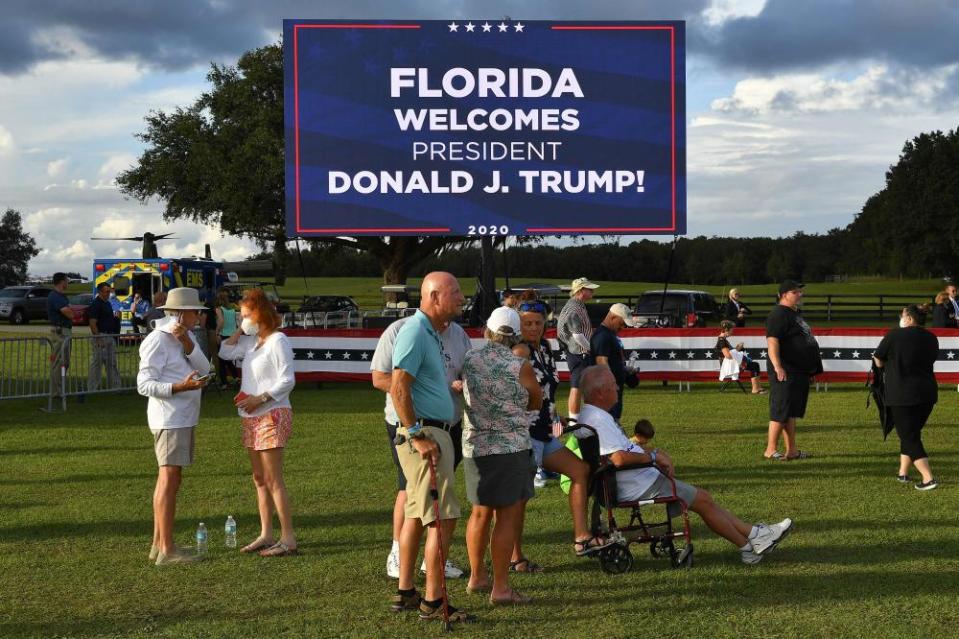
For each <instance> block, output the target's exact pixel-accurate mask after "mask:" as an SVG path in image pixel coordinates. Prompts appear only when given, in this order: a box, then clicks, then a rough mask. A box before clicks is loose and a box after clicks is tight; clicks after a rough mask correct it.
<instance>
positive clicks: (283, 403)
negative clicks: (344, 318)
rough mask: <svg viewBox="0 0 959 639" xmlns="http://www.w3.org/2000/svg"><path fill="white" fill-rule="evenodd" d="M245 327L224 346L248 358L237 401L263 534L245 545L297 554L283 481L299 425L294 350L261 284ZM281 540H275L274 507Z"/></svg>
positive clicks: (246, 300)
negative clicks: (293, 398) (293, 397)
mask: <svg viewBox="0 0 959 639" xmlns="http://www.w3.org/2000/svg"><path fill="white" fill-rule="evenodd" d="M240 315H241V317H242V318H243V321H242V323H241V324H240V328H239V329H238V330H237V331H236V332H235V333H234V334H233V335H232V336H230V338H229V339H227V340H226V341H224V342H222V343H221V345H220V357H221V358H223V359H227V360H234V361H236V360H243V365H242V372H243V375H242V383H241V385H240V392H239V393H238V394H237V396H236V398H235V399H234V403H235V404H236V406H237V409H238V410H239V413H240V418H241V419H242V422H243V446H244V447H245V448H246V449H247V452H248V453H249V455H250V464H251V465H252V467H253V484H254V485H255V486H256V497H257V506H258V508H259V511H260V535H259V536H258V537H257V538H256V539H254V540H253V541H252V542H251V543H249V544H247V545H246V546H244V547H243V548H242V549H241V552H245V553H252V552H259V554H260V556H261V557H285V556H287V555H295V554H296V547H297V546H296V537H295V535H294V534H293V518H292V514H291V512H290V499H289V496H288V495H287V492H286V484H285V483H284V481H283V449H284V447H285V446H286V442H287V440H288V439H289V437H290V434H291V433H292V430H293V410H292V408H291V407H290V391H292V390H293V386H294V384H295V380H294V377H293V349H292V347H291V346H290V341H289V340H288V339H287V337H286V335H284V334H283V333H281V332H280V331H279V330H278V329H279V326H280V317H279V315H278V314H277V312H276V309H275V308H274V307H273V303H272V302H271V301H270V300H269V299H268V298H267V296H266V294H265V293H264V292H263V291H262V290H261V289H251V290H248V291H246V293H245V294H244V295H243V299H242V300H241V301H240ZM274 509H275V510H276V513H277V515H278V516H279V518H280V539H279V541H274V539H273V511H274Z"/></svg>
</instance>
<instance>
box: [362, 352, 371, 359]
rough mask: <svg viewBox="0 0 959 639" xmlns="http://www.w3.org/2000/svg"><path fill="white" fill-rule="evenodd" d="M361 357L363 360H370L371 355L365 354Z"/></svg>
mask: <svg viewBox="0 0 959 639" xmlns="http://www.w3.org/2000/svg"><path fill="white" fill-rule="evenodd" d="M360 357H362V358H363V359H369V358H370V354H369V353H363V354H362V355H360Z"/></svg>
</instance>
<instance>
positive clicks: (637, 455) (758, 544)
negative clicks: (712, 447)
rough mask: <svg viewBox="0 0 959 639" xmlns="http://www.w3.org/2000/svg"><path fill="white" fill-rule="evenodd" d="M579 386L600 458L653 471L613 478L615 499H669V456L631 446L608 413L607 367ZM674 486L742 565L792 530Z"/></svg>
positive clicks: (612, 393) (583, 418)
mask: <svg viewBox="0 0 959 639" xmlns="http://www.w3.org/2000/svg"><path fill="white" fill-rule="evenodd" d="M579 383H580V389H581V390H582V392H583V400H584V402H585V404H584V405H583V410H582V411H581V412H580V414H579V420H578V423H579V424H583V425H589V426H591V427H592V428H593V429H594V430H595V431H596V436H597V437H598V438H599V453H600V455H606V456H608V457H609V460H610V462H612V463H613V465H614V466H617V467H618V466H628V465H632V464H649V463H652V464H653V466H652V467H646V468H631V469H627V470H621V471H619V472H617V473H616V483H617V486H618V490H619V494H618V498H619V500H620V501H627V502H631V501H640V500H643V499H653V498H654V497H666V496H671V495H672V494H673V487H672V482H670V481H669V479H670V478H671V477H673V475H674V468H673V461H672V459H670V457H669V455H667V454H666V452H665V451H663V450H660V449H656V448H654V449H653V450H651V451H649V452H646V451H645V450H644V449H643V447H642V446H639V445H637V444H634V443H632V442H630V441H629V439H627V438H626V435H625V434H624V433H623V431H622V429H620V427H619V425H618V424H617V423H616V420H615V419H613V417H612V416H611V415H610V414H609V409H610V408H612V407H613V406H614V405H615V404H616V402H617V400H618V396H617V389H616V379H615V378H614V377H613V374H612V372H611V371H610V370H609V368H607V367H606V366H603V365H595V366H590V367H589V368H587V369H586V370H585V371H583V374H582V376H581V377H580V382H579ZM590 434H591V433H589V432H588V431H586V432H584V429H580V430H578V431H576V436H577V437H584V436H589V435H590ZM675 482H676V495H677V496H678V497H679V498H680V499H681V500H683V501H684V502H685V503H686V505H687V507H688V508H689V509H690V510H692V511H693V512H694V513H696V514H698V515H699V516H700V517H702V519H703V522H705V524H706V525H707V526H708V527H709V529H710V530H712V531H713V532H714V533H716V534H717V535H719V536H721V537H724V538H725V539H727V540H728V541H729V542H730V543H732V544H734V545H735V546H736V547H737V548H739V552H740V555H741V557H742V560H743V563H745V564H757V563H759V562H760V561H762V559H763V557H764V556H765V555H767V554H768V553H769V552H770V551H772V550H773V549H774V548H775V547H776V545H777V544H779V543H780V542H781V541H782V540H783V539H785V538H786V535H788V534H789V531H790V530H791V529H792V520H791V519H789V518H788V517H787V518H786V519H783V520H782V521H781V522H779V523H778V524H770V525H767V524H764V523H759V524H756V525H754V526H753V525H750V524H747V523H745V522H743V521H742V520H740V519H739V518H738V517H736V516H735V515H733V514H732V513H731V512H729V511H728V510H726V509H725V508H722V507H721V506H720V505H719V504H717V503H716V502H715V501H713V498H712V496H711V495H710V494H709V493H708V492H706V491H705V490H703V489H701V488H696V487H695V486H691V485H690V484H687V483H685V482H682V481H679V480H678V479H676V480H675ZM668 514H669V516H670V517H676V516H678V515H679V505H678V504H676V503H675V502H672V503H670V504H669V506H668Z"/></svg>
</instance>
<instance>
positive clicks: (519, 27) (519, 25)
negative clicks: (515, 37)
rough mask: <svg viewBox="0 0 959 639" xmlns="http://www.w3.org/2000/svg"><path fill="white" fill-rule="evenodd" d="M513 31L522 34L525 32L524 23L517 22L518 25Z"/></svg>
mask: <svg viewBox="0 0 959 639" xmlns="http://www.w3.org/2000/svg"><path fill="white" fill-rule="evenodd" d="M513 29H515V30H516V33H519V32H521V31H522V30H523V23H522V22H517V23H516V24H514V25H513Z"/></svg>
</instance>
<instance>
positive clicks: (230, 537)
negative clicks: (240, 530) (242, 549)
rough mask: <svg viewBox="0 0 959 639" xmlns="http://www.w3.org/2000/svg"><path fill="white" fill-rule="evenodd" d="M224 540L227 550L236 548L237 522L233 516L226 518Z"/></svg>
mask: <svg viewBox="0 0 959 639" xmlns="http://www.w3.org/2000/svg"><path fill="white" fill-rule="evenodd" d="M223 533H224V539H225V540H226V547H227V548H236V520H235V519H233V515H230V516H229V517H227V518H226V526H224V527H223Z"/></svg>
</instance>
